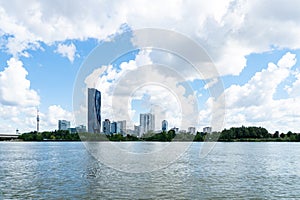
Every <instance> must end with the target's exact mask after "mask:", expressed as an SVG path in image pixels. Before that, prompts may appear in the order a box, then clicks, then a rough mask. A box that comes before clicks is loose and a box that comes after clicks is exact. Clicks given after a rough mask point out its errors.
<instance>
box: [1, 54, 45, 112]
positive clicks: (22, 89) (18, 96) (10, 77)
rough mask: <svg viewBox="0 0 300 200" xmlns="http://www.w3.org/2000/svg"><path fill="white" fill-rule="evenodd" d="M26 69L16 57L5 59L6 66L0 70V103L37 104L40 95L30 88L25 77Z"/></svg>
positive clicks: (16, 104)
mask: <svg viewBox="0 0 300 200" xmlns="http://www.w3.org/2000/svg"><path fill="white" fill-rule="evenodd" d="M27 75H28V72H27V70H26V69H25V68H24V67H23V63H22V62H21V61H19V60H17V59H16V58H11V59H10V60H8V61H7V67H6V68H5V69H4V71H2V72H0V103H1V104H3V105H15V106H38V105H39V102H40V97H39V95H38V94H37V92H36V91H35V90H33V89H31V88H30V81H29V80H28V79H27V78H26V76H27Z"/></svg>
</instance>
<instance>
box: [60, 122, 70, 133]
mask: <svg viewBox="0 0 300 200" xmlns="http://www.w3.org/2000/svg"><path fill="white" fill-rule="evenodd" d="M70 124H71V123H70V121H67V120H58V130H64V131H66V130H68V129H69V128H70Z"/></svg>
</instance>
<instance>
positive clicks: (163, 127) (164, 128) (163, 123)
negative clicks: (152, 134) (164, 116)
mask: <svg viewBox="0 0 300 200" xmlns="http://www.w3.org/2000/svg"><path fill="white" fill-rule="evenodd" d="M161 130H162V131H167V130H168V121H167V120H163V121H162V122H161Z"/></svg>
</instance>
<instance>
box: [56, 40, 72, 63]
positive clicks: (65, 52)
mask: <svg viewBox="0 0 300 200" xmlns="http://www.w3.org/2000/svg"><path fill="white" fill-rule="evenodd" d="M55 52H57V53H59V54H61V55H62V56H63V57H67V58H68V59H69V60H70V62H71V63H73V61H74V58H75V53H76V46H75V45H74V44H73V43H71V44H70V45H66V44H59V45H58V46H57V49H56V51H55Z"/></svg>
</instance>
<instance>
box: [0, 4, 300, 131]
mask: <svg viewBox="0 0 300 200" xmlns="http://www.w3.org/2000/svg"><path fill="white" fill-rule="evenodd" d="M299 8H300V2H299V1H298V0H288V1H283V0H273V1H271V0H259V1H258V0H257V1H255V0H253V1H246V0H220V1H218V0H211V1H196V0H193V1H181V0H177V1H176V0H170V1H167V0H166V1H140V0H137V1H121V2H120V1H92V0H88V1H68V0H65V1H55V0H53V1H35V0H28V1H13V0H11V1H5V0H0V133H12V132H15V130H16V129H19V130H20V132H26V131H30V130H35V127H36V109H37V108H39V109H40V118H41V130H53V129H57V120H58V119H69V120H71V121H72V123H73V124H74V125H75V124H80V123H84V120H85V119H83V118H85V117H84V116H82V115H80V114H76V113H77V112H78V113H80V112H81V114H82V113H84V112H85V109H86V108H85V104H84V103H82V102H81V104H80V100H82V99H85V96H84V95H85V92H84V91H85V88H86V87H96V88H98V89H99V90H101V92H102V98H103V99H105V102H104V103H103V109H102V111H103V112H102V113H103V118H105V117H109V118H111V119H113V120H119V119H127V120H128V121H130V123H128V124H129V126H132V125H133V124H137V121H138V120H137V119H138V114H139V113H140V112H147V111H152V112H155V113H157V127H159V125H160V121H159V120H161V119H163V118H167V119H168V120H169V121H170V126H175V125H176V126H180V127H181V128H184V129H186V128H187V127H188V126H196V127H197V128H199V129H200V128H202V127H203V126H207V125H210V124H211V123H212V120H211V119H212V118H213V116H212V113H225V114H224V116H222V117H221V118H222V120H220V123H222V126H223V127H231V126H241V125H245V126H252V125H253V126H263V127H266V128H267V129H268V130H269V131H270V132H274V131H276V130H279V131H281V132H287V131H289V130H291V131H295V132H300V126H299V124H300V104H299V100H300V67H299V61H298V60H299V57H300V37H299V35H300V24H299V21H300V12H299V11H300V10H299ZM143 28H156V29H166V30H171V31H174V32H176V33H178V34H181V35H184V36H186V37H187V38H189V39H191V40H192V41H194V42H196V43H197V44H198V45H199V46H201V47H202V48H203V49H204V50H205V52H206V53H207V55H208V56H209V57H210V59H211V62H212V63H213V64H214V67H215V70H216V71H217V74H218V76H204V77H203V76H196V75H195V73H193V71H192V69H193V68H192V67H191V66H190V65H191V63H189V62H187V61H186V60H184V59H182V57H180V55H176V54H174V53H170V52H167V51H162V50H157V49H156V50H153V49H143V47H145V46H144V45H142V44H141V43H139V42H140V41H138V39H136V38H134V36H132V35H134V33H135V30H139V29H143ZM124 33H125V34H124ZM169 39H170V38H169ZM99 45H100V46H101V47H100V48H99ZM95 48H99V51H100V52H97V55H98V56H99V57H98V59H97V60H96V61H95V60H94V61H91V62H92V64H91V65H88V64H89V60H91V59H92V58H91V57H92V55H93V53H91V52H92V50H93V49H95ZM117 48H118V49H122V48H123V49H124V50H126V49H134V48H136V50H133V51H129V52H127V53H125V54H124V55H120V56H119V57H118V56H116V55H115V56H116V58H115V59H114V60H110V61H111V62H108V61H107V60H105V58H108V57H110V56H111V55H110V54H109V53H110V52H114V49H117ZM172 48H175V49H176V48H189V47H187V46H184V45H183V44H182V43H180V42H177V41H176V42H174V44H173V47H172ZM167 50H168V49H167ZM93 52H96V51H95V50H94V51H93ZM87 60H88V61H87ZM83 68H84V69H83ZM200 71H201V70H200ZM204 74H205V72H204ZM202 75H203V74H202ZM154 77H155V78H154ZM220 80H221V81H222V85H223V88H221V89H222V90H220V91H219V92H220V94H219V96H214V95H213V91H214V87H216V85H218V84H220ZM78 82H79V84H82V85H80V87H78V86H77V84H78ZM124 86H126V87H124ZM219 86H220V85H218V87H219ZM124 88H125V89H124ZM77 91H81V94H82V95H81V96H80V95H79V96H75V102H76V100H78V99H79V100H78V102H79V103H78V104H75V106H74V108H73V101H74V97H73V92H74V93H76V92H77ZM120 102H121V103H120ZM222 103H224V108H225V109H223V108H220V104H222ZM73 110H74V113H75V118H74V114H73ZM218 116H219V115H218ZM187 119H188V120H187ZM129 128H130V127H129Z"/></svg>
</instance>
